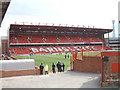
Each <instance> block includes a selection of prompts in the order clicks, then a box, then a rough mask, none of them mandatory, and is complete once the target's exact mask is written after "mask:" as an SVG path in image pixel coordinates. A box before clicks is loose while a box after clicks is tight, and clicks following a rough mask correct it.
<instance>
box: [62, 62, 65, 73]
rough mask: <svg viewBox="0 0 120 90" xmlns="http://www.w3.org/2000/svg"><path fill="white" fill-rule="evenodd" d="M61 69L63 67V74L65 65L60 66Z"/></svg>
mask: <svg viewBox="0 0 120 90" xmlns="http://www.w3.org/2000/svg"><path fill="white" fill-rule="evenodd" d="M62 67H63V72H64V69H65V64H64V63H63V64H62Z"/></svg>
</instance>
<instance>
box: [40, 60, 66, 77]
mask: <svg viewBox="0 0 120 90" xmlns="http://www.w3.org/2000/svg"><path fill="white" fill-rule="evenodd" d="M56 66H57V69H58V72H64V69H65V64H64V63H61V62H58V63H57V64H56V65H55V64H54V63H53V64H52V71H53V73H56V70H55V67H56ZM43 70H44V71H45V75H46V74H48V70H49V69H48V65H47V64H46V65H45V67H44V66H43V64H42V63H41V65H40V75H43Z"/></svg>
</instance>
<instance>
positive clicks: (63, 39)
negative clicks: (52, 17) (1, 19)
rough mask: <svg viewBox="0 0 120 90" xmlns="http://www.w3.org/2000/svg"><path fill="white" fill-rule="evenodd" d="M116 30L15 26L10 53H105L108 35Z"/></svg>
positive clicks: (11, 31) (12, 26) (11, 35)
mask: <svg viewBox="0 0 120 90" xmlns="http://www.w3.org/2000/svg"><path fill="white" fill-rule="evenodd" d="M111 31H112V29H100V28H86V27H68V26H50V25H20V24H11V25H10V29H9V50H10V52H11V54H46V53H64V52H72V51H76V50H77V51H78V52H80V51H81V50H83V51H101V50H105V49H111V48H110V47H107V46H105V43H106V42H105V40H104V34H105V33H109V32H111Z"/></svg>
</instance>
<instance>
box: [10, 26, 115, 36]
mask: <svg viewBox="0 0 120 90" xmlns="http://www.w3.org/2000/svg"><path fill="white" fill-rule="evenodd" d="M112 31H113V29H101V28H86V27H74V26H54V25H52V26H50V25H18V24H11V25H10V33H11V34H12V33H13V34H14V33H18V32H19V33H25V32H26V33H28V32H32V33H34V32H35V33H39V32H41V33H42V32H44V33H52V32H54V33H55V32H56V33H60V32H64V33H67V32H70V33H84V32H85V33H93V34H94V33H96V34H105V33H109V32H112Z"/></svg>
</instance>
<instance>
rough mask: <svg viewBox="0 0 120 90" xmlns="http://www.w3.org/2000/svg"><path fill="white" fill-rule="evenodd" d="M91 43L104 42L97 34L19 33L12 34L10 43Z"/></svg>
mask: <svg viewBox="0 0 120 90" xmlns="http://www.w3.org/2000/svg"><path fill="white" fill-rule="evenodd" d="M82 42H85V43H91V42H104V40H102V39H101V38H100V37H96V36H88V37H87V36H80V35H76V36H74V35H59V36H57V35H18V36H11V38H10V43H82Z"/></svg>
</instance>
